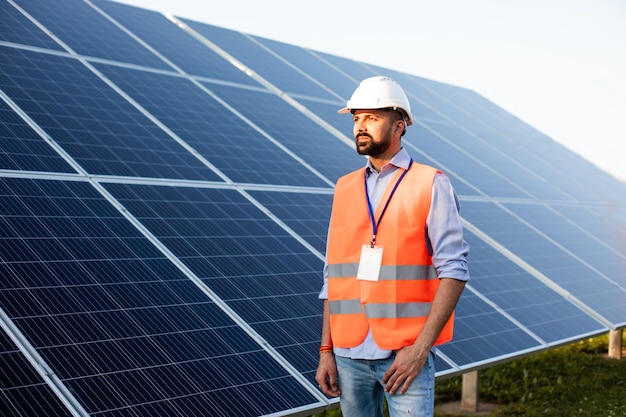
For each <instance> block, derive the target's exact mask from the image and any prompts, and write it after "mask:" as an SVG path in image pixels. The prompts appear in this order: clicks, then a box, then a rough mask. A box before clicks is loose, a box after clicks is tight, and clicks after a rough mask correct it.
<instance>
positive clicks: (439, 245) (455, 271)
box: [426, 174, 470, 281]
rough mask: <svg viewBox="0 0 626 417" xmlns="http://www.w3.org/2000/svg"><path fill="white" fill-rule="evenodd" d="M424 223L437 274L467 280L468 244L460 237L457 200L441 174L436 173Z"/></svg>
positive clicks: (460, 226) (448, 183)
mask: <svg viewBox="0 0 626 417" xmlns="http://www.w3.org/2000/svg"><path fill="white" fill-rule="evenodd" d="M426 226H427V233H428V242H429V246H430V247H429V251H431V254H432V260H433V266H434V267H435V269H436V270H437V275H438V276H439V278H454V279H458V280H461V281H469V278H470V276H469V270H468V267H467V256H468V255H469V245H468V243H467V242H466V241H465V240H464V239H463V224H462V222H461V215H460V204H459V200H458V198H457V195H456V193H455V192H454V189H453V188H452V184H450V179H449V178H448V177H447V176H446V175H444V174H437V175H436V176H435V179H434V182H433V191H432V199H431V206H430V212H429V214H428V218H427V219H426Z"/></svg>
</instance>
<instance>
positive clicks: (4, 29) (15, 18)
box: [0, 1, 62, 50]
mask: <svg viewBox="0 0 626 417" xmlns="http://www.w3.org/2000/svg"><path fill="white" fill-rule="evenodd" d="M0 15H1V16H2V24H1V25H0V40H3V41H6V42H13V43H21V44H24V45H30V46H37V47H40V48H47V49H57V50H61V49H62V48H61V46H60V45H59V44H58V43H56V42H55V41H54V40H52V38H51V37H50V36H48V35H47V34H45V33H44V32H43V31H42V30H41V29H40V28H38V27H37V26H36V25H35V24H34V23H33V22H31V21H30V20H29V19H28V18H27V17H26V16H24V15H23V14H22V13H21V12H20V11H18V10H17V9H16V8H15V7H13V6H12V5H11V4H10V3H9V2H7V1H3V2H0Z"/></svg>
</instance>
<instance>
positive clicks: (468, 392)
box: [461, 371, 479, 412]
mask: <svg viewBox="0 0 626 417" xmlns="http://www.w3.org/2000/svg"><path fill="white" fill-rule="evenodd" d="M478 396H479V385H478V371H472V372H467V373H465V374H463V386H462V388H461V410H462V411H470V412H477V411H478Z"/></svg>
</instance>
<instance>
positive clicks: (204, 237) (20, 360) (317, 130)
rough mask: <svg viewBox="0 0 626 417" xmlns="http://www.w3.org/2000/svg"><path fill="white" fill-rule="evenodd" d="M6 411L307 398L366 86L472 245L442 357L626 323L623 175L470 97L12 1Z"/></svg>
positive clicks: (84, 6) (313, 57) (4, 273)
mask: <svg viewBox="0 0 626 417" xmlns="http://www.w3.org/2000/svg"><path fill="white" fill-rule="evenodd" d="M0 7H1V9H0V11H1V12H2V13H3V25H2V27H1V28H0V54H1V57H2V59H1V60H0V89H1V91H0V99H1V100H0V118H1V119H0V120H1V123H0V223H1V227H0V241H1V242H0V244H1V246H0V274H1V275H0V276H1V277H2V279H0V308H1V310H0V318H1V319H2V320H0V324H2V332H0V360H2V361H3V366H2V370H3V371H2V372H3V374H2V375H3V378H2V384H3V385H2V397H1V398H2V400H0V413H2V414H6V415H18V416H39V415H50V416H65V415H74V416H77V415H103V416H138V415H172V416H174V415H181V416H182V415H241V416H255V415H307V414H313V413H315V412H317V411H320V410H322V409H325V408H327V407H329V406H332V405H333V404H334V401H331V400H330V399H328V398H326V397H325V396H324V395H323V394H321V392H319V390H318V388H317V385H316V383H315V381H314V375H315V370H316V367H317V360H318V352H317V348H318V344H319V332H320V327H321V301H320V300H319V299H318V293H319V290H320V288H321V284H322V274H321V270H322V266H323V261H324V254H325V249H326V234H327V229H328V221H329V214H330V207H331V203H332V195H333V188H334V183H335V181H336V180H337V178H338V177H339V176H341V175H343V174H344V173H347V172H348V171H351V170H354V169H358V168H359V167H362V166H363V165H364V163H365V160H364V158H363V157H361V156H358V155H357V154H356V153H355V152H354V148H353V144H352V140H351V136H352V132H351V129H352V127H351V123H350V120H349V118H346V117H345V116H341V115H338V114H337V109H338V108H339V107H341V106H342V105H343V104H344V102H345V100H346V98H347V97H348V96H349V95H350V94H351V92H352V91H353V89H354V88H355V86H356V85H357V84H358V82H359V81H360V80H361V79H363V78H366V77H369V76H372V75H376V74H387V75H390V76H392V77H394V78H396V79H398V80H399V81H400V83H401V84H402V86H403V87H404V88H405V90H406V91H407V93H408V95H409V98H410V100H411V104H412V109H413V110H414V116H415V124H414V126H412V127H411V128H410V129H409V130H408V131H407V135H406V136H405V138H404V144H405V147H406V148H407V149H408V151H409V153H410V154H411V155H412V156H413V157H414V158H415V160H416V161H418V162H424V163H428V164H431V165H434V166H437V167H438V168H440V169H442V170H443V171H445V172H446V173H447V174H448V175H449V177H450V178H451V181H452V182H453V184H454V186H455V189H456V191H457V194H458V195H459V199H460V202H461V215H462V217H463V221H464V224H465V226H466V240H467V241H468V242H469V243H470V247H471V253H470V271H471V274H472V280H471V281H470V283H469V284H468V286H467V288H466V290H465V292H464V294H463V296H462V298H461V300H460V302H459V304H458V307H457V312H456V323H455V337H454V340H453V341H452V342H450V343H448V344H445V345H442V346H440V347H439V348H438V355H437V357H436V361H435V366H436V372H437V376H438V377H441V376H449V375H455V374H459V373H463V372H467V371H469V370H474V369H480V368H483V367H487V366H489V365H490V364H493V363H496V362H502V361H505V360H511V359H513V358H517V357H520V356H523V355H528V354H531V353H533V352H537V351H541V350H545V349H548V348H550V347H554V346H558V345H562V344H565V343H569V342H572V341H576V340H580V339H583V338H586V337H590V336H593V335H597V334H601V333H604V332H606V331H608V330H609V329H617V328H621V327H624V326H626V317H625V316H624V311H626V301H625V300H626V297H625V295H626V281H625V278H624V271H625V270H626V256H625V255H624V253H625V248H624V242H626V185H625V184H624V183H622V182H620V181H618V180H616V179H615V178H613V177H611V176H609V175H608V174H606V173H604V172H602V171H601V170H599V169H598V168H596V167H595V166H593V165H592V164H591V163H589V162H587V161H585V160H584V159H583V158H581V157H580V156H578V155H576V154H574V153H573V152H571V151H569V150H567V149H565V148H564V147H562V146H560V145H559V144H557V143H556V142H555V141H553V140H552V139H550V138H549V137H547V136H545V135H543V134H542V133H541V132H538V131H537V130H535V129H534V128H532V127H531V126H528V125H526V124H525V123H523V122H522V121H521V120H519V119H518V118H516V117H515V116H513V115H511V114H510V113H507V112H506V111H504V110H503V109H501V108H499V107H498V106H496V105H495V104H494V103H491V102H490V101H488V100H487V99H485V98H484V97H481V96H480V95H478V94H476V93H475V92H473V91H471V90H468V89H465V88H461V87H457V86H452V85H448V84H444V83H440V82H435V81H432V80H428V79H424V78H420V77H417V76H415V75H412V74H406V73H401V72H398V71H393V70H390V69H387V68H382V67H378V66H375V65H371V64H367V63H362V62H356V61H353V60H350V59H346V58H343V57H338V56H334V55H331V54H327V53H324V52H320V51H313V50H309V49H305V48H301V47H298V46H296V45H290V44H286V43H283V42H280V41H276V40H271V39H265V38H262V37H258V36H253V35H248V34H244V33H240V32H236V31H232V30H229V29H227V28H222V27H217V26H212V25H208V24H205V23H202V22H196V21H191V20H177V18H175V17H166V16H163V15H161V14H159V13H156V12H152V11H147V10H142V9H138V8H134V7H130V6H126V5H123V4H121V3H116V2H111V1H107V0H92V1H90V2H83V1H78V0H60V1H57V2H54V3H50V2H45V1H41V0H37V1H30V0H29V1H26V0H22V1H17V2H14V1H9V2H4V3H2V6H0Z"/></svg>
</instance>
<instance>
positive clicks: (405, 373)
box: [383, 345, 430, 395]
mask: <svg viewBox="0 0 626 417" xmlns="http://www.w3.org/2000/svg"><path fill="white" fill-rule="evenodd" d="M429 353H430V349H421V348H420V347H418V346H416V345H411V346H405V347H403V348H402V349H400V350H398V351H397V352H396V358H395V360H394V361H393V363H392V364H391V366H390V367H389V369H387V372H385V374H384V375H383V383H384V384H385V391H387V392H388V393H389V394H391V395H393V394H395V393H396V392H398V390H400V394H404V393H405V392H406V390H407V389H409V386H410V385H411V383H412V382H413V380H414V379H415V378H417V376H418V375H419V373H420V372H421V371H422V368H423V367H424V364H425V363H426V360H427V359H428V355H429Z"/></svg>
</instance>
